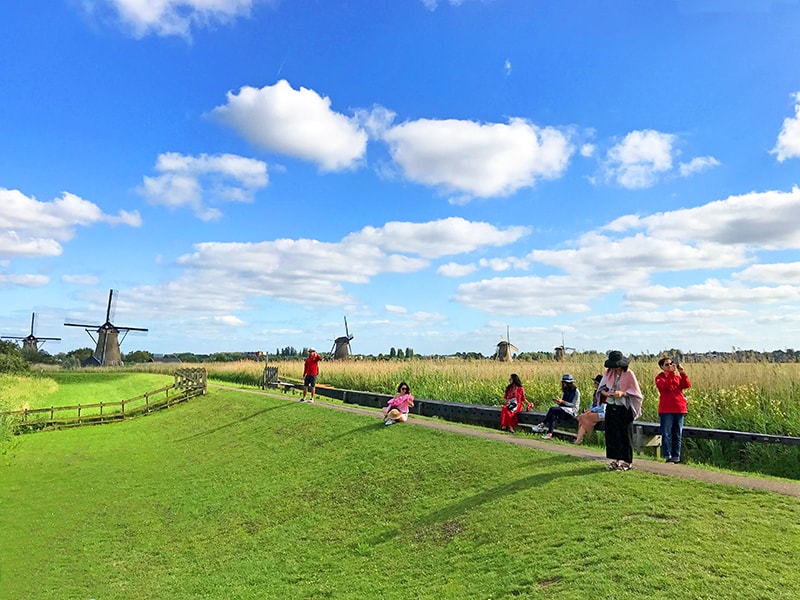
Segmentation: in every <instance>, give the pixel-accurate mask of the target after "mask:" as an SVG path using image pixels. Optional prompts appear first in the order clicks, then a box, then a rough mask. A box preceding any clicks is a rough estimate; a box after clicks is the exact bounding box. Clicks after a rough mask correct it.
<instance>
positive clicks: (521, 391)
mask: <svg viewBox="0 0 800 600" xmlns="http://www.w3.org/2000/svg"><path fill="white" fill-rule="evenodd" d="M503 399H504V400H505V404H506V405H507V404H508V401H509V400H511V399H516V401H517V407H516V408H515V409H514V410H513V411H512V412H515V413H518V412H520V411H521V410H522V408H523V404H524V405H526V407H525V410H530V409H531V408H533V404H531V403H530V402H528V398H526V397H525V388H522V387H520V386H518V385H509V386H508V387H507V388H506V392H505V394H504V396H503Z"/></svg>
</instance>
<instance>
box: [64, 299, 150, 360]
mask: <svg viewBox="0 0 800 600" xmlns="http://www.w3.org/2000/svg"><path fill="white" fill-rule="evenodd" d="M116 297H117V293H116V292H115V291H114V290H109V292H108V308H107V309H106V322H105V323H103V324H102V325H84V324H81V323H64V325H65V326H66V327H83V328H84V329H86V333H88V334H89V337H90V338H92V341H93V342H95V343H96V344H97V348H96V349H95V351H94V354H92V355H91V356H90V357H89V358H87V359H86V360H84V361H83V362H82V363H81V366H82V367H106V366H115V365H121V364H122V356H121V355H120V351H119V345H120V344H121V343H122V341H123V340H124V339H125V337H126V336H127V335H128V333H129V332H131V331H147V329H145V328H143V327H117V326H116V325H114V324H113V323H112V322H111V305H112V303H115V302H116ZM91 330H94V331H95V333H97V339H95V338H94V336H93V335H92V331H91ZM120 333H121V334H122V340H121V339H119V334H120Z"/></svg>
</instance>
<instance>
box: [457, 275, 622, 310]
mask: <svg viewBox="0 0 800 600" xmlns="http://www.w3.org/2000/svg"><path fill="white" fill-rule="evenodd" d="M616 283H617V282H614V283H613V284H609V283H608V282H606V281H601V280H597V281H595V280H588V281H587V280H584V279H578V278H572V277H565V276H550V277H534V276H530V277H496V278H494V279H486V280H483V281H476V282H472V283H464V284H461V285H460V286H458V289H457V291H456V293H455V296H454V300H455V301H456V302H459V303H460V304H463V305H464V306H468V307H471V308H475V309H478V310H482V311H485V312H488V313H491V314H497V315H518V316H519V315H523V316H531V317H552V316H555V315H557V314H561V313H580V312H588V311H589V310H590V309H589V305H588V301H589V300H590V299H592V298H594V297H597V296H599V295H601V294H604V293H607V292H609V291H611V290H612V289H614V285H615V284H616Z"/></svg>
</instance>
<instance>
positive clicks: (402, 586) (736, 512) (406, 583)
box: [0, 388, 800, 600]
mask: <svg viewBox="0 0 800 600" xmlns="http://www.w3.org/2000/svg"><path fill="white" fill-rule="evenodd" d="M0 481H2V482H3V485H2V486H0V509H1V510H0V549H2V552H0V599H3V600H4V599H6V598H8V599H11V598H29V599H34V600H35V599H51V598H52V599H59V600H60V599H62V598H87V599H88V598H98V599H100V598H115V599H118V600H126V599H136V600H141V599H149V598H153V599H156V598H170V599H184V598H185V599H189V598H201V597H208V598H248V599H249V598H253V599H261V598H339V599H361V598H385V599H388V600H391V599H406V598H421V599H426V598H432V599H433V598H435V599H449V598H453V599H461V598H495V599H499V598H514V597H530V598H565V599H566V598H594V597H597V598H622V599H628V598H631V599H632V598H645V597H653V598H659V597H661V598H665V597H670V598H717V599H722V600H724V599H734V598H735V599H738V598H777V599H783V598H785V599H789V598H795V597H797V596H798V595H799V594H800V572H798V570H797V569H796V564H797V558H798V555H797V551H796V550H787V549H791V548H795V549H796V548H800V529H798V528H797V527H796V526H794V525H793V524H796V523H798V522H800V508H799V507H798V504H797V502H796V501H795V499H793V498H786V497H782V496H777V495H774V494H768V493H760V492H750V491H744V490H740V489H736V488H730V487H725V486H716V485H710V484H704V483H700V482H697V481H688V480H681V479H673V478H664V477H658V476H654V475H649V474H646V473H644V472H640V471H631V472H628V473H624V474H622V473H608V472H605V471H604V470H603V468H602V465H601V464H598V463H595V462H591V461H583V460H579V459H575V458H572V457H567V456H561V455H553V454H549V453H547V452H541V451H536V450H532V449H529V448H524V447H520V446H514V445H510V444H505V443H500V442H494V441H491V440H483V439H476V438H472V437H462V436H458V435H452V434H446V433H442V432H438V431H434V430H430V429H427V428H422V427H414V426H412V425H408V426H396V427H388V428H387V427H385V426H383V425H382V423H381V422H380V420H378V419H377V418H374V417H369V416H363V415H357V414H352V413H344V412H339V411H332V410H326V409H324V408H322V407H319V406H313V405H312V406H308V405H304V404H300V403H297V402H289V401H287V400H286V399H284V398H282V397H267V396H260V395H254V394H249V393H242V392H229V391H219V390H216V389H213V388H212V389H211V390H210V392H209V394H208V395H207V396H204V397H201V398H196V399H194V400H192V401H190V402H189V403H187V404H184V405H181V406H179V407H176V408H175V409H173V410H170V411H168V412H162V413H158V414H154V415H150V416H147V417H142V418H140V419H136V420H133V421H128V422H125V423H118V424H113V425H104V426H97V427H88V428H80V429H70V430H64V431H53V432H43V433H36V434H32V435H26V436H21V437H20V438H19V440H18V443H17V445H16V447H15V448H14V450H13V452H12V453H10V454H9V455H7V456H5V457H4V459H3V460H2V462H0ZM754 557H757V559H754Z"/></svg>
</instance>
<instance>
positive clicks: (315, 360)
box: [303, 352, 322, 377]
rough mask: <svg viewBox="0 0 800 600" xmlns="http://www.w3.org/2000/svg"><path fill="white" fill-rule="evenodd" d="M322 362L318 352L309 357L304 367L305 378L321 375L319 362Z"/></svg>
mask: <svg viewBox="0 0 800 600" xmlns="http://www.w3.org/2000/svg"><path fill="white" fill-rule="evenodd" d="M321 360H322V357H321V356H320V355H319V354H317V353H316V352H315V353H314V354H312V355H311V356H309V357H308V358H307V359H306V362H305V366H304V367H303V377H305V376H306V375H319V361H321Z"/></svg>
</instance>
